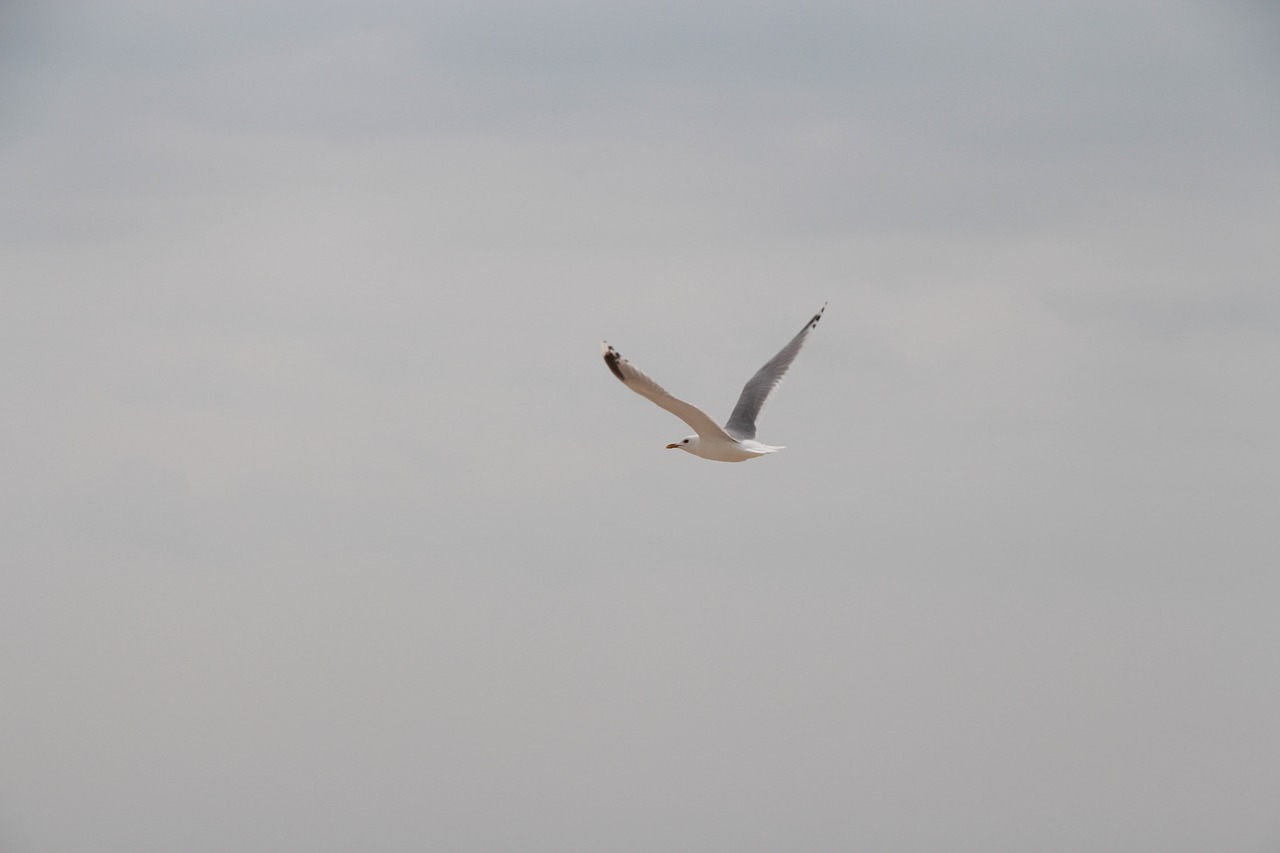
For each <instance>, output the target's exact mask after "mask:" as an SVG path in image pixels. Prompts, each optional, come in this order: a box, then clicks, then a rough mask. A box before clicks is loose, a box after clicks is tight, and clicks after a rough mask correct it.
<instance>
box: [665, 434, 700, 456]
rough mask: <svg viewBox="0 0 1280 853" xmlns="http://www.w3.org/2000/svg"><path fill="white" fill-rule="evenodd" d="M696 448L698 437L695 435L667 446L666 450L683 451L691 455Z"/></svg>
mask: <svg viewBox="0 0 1280 853" xmlns="http://www.w3.org/2000/svg"><path fill="white" fill-rule="evenodd" d="M697 446H698V437H697V436H696V435H691V436H689V437H688V438H682V439H680V440H679V441H677V442H673V443H671V444H668V445H667V450H684V451H687V452H689V453H693V451H694V450H695V449H696V448H697Z"/></svg>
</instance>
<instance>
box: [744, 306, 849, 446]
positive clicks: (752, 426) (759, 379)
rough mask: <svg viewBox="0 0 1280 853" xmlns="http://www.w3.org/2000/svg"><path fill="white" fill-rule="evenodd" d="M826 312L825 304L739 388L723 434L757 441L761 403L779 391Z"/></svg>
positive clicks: (762, 404)
mask: <svg viewBox="0 0 1280 853" xmlns="http://www.w3.org/2000/svg"><path fill="white" fill-rule="evenodd" d="M826 310H827V306H826V305H825V304H824V305H823V306H822V309H821V310H819V311H818V313H817V314H814V315H813V319H811V320H810V321H809V322H808V323H805V324H804V328H803V329H801V330H800V334H798V335H796V336H795V337H794V338H792V339H791V343H789V344H787V345H786V346H785V347H783V348H782V351H781V352H779V353H778V354H777V355H775V356H774V357H773V358H771V359H769V360H768V361H767V362H765V365H764V367H762V368H760V369H759V370H757V371H756V375H755V376H752V377H751V378H750V379H749V380H747V384H746V385H744V386H742V395H741V396H740V397H738V404H737V405H736V406H734V407H733V413H732V414H730V415H729V420H728V421H726V422H725V426H724V428H725V431H726V432H728V433H729V434H730V435H731V436H733V437H734V438H736V439H739V440H741V439H750V438H755V437H756V418H757V417H759V416H760V409H762V408H763V407H764V401H765V400H767V399H769V394H770V393H771V392H772V391H773V389H774V388H777V387H778V383H779V382H781V381H782V377H783V376H786V374H787V368H789V367H790V366H791V362H793V361H795V359H796V356H797V355H798V354H799V353H800V347H802V346H804V339H805V338H807V337H808V336H809V333H810V332H812V331H813V330H814V329H816V328H817V327H818V321H819V320H821V319H822V312H823V311H826Z"/></svg>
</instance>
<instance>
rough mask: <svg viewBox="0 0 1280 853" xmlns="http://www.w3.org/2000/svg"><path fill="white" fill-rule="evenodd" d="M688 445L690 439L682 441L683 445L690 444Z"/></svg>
mask: <svg viewBox="0 0 1280 853" xmlns="http://www.w3.org/2000/svg"><path fill="white" fill-rule="evenodd" d="M688 443H689V439H687V438H686V439H685V440H684V441H682V442H681V444H688Z"/></svg>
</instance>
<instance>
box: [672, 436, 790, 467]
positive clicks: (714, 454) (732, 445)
mask: <svg viewBox="0 0 1280 853" xmlns="http://www.w3.org/2000/svg"><path fill="white" fill-rule="evenodd" d="M667 449H668V450H683V451H684V452H685V453H692V454H693V455H694V456H700V457H702V458H703V459H710V460H711V461H712V462H746V461H747V460H748V459H755V458H756V457H757V456H767V455H769V454H770V453H777V452H778V451H779V450H782V449H783V448H781V447H770V446H769V445H767V444H761V443H760V442H758V441H752V440H750V439H747V440H746V441H738V440H736V439H734V440H731V441H725V440H724V439H715V438H712V439H704V438H702V437H701V436H697V435H691V436H689V437H688V438H686V439H684V440H683V441H680V442H677V443H674V444H668V445H667Z"/></svg>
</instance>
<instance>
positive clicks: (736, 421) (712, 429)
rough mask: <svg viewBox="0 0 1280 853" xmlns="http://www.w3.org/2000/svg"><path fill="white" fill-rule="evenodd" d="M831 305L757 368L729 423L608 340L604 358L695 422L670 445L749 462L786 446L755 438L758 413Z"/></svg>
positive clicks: (625, 378) (643, 391)
mask: <svg viewBox="0 0 1280 853" xmlns="http://www.w3.org/2000/svg"><path fill="white" fill-rule="evenodd" d="M826 310H827V306H826V305H825V304H824V305H823V306H822V309H821V310H819V311H818V313H817V314H814V315H813V319H811V320H810V321H809V322H807V323H805V324H804V328H803V329H801V330H800V334H798V335H796V336H795V337H794V338H792V339H791V343H789V344H787V345H786V346H785V347H783V348H782V351H781V352H779V353H778V354H777V355H775V356H774V357H773V358H771V359H769V360H768V361H767V362H765V365H764V367H762V368H760V369H759V370H757V371H756V375H755V376H752V377H751V379H749V380H748V381H747V384H746V385H744V386H742V396H740V397H739V398H738V405H736V406H734V407H733V413H732V414H730V415H729V420H728V421H726V422H725V425H724V426H723V427H722V426H720V425H719V424H717V423H716V422H715V421H713V420H711V418H710V416H709V415H707V413H706V412H704V411H702V409H699V408H698V407H697V406H694V405H691V404H689V403H686V402H685V401H684V400H681V399H680V398H678V397H673V396H672V395H671V394H669V393H668V392H667V390H666V389H665V388H663V387H662V386H661V385H659V384H658V383H657V382H654V381H653V380H652V379H650V378H649V377H648V376H645V375H644V374H643V373H641V372H640V370H639V368H637V367H635V365H633V364H632V363H631V362H629V361H627V360H626V359H625V358H623V357H622V355H621V354H620V353H619V352H618V351H617V350H616V349H614V348H613V347H611V346H610V345H609V344H608V343H607V342H601V344H600V350H601V352H603V353H604V363H605V364H607V365H609V369H610V370H611V371H613V375H614V376H616V377H618V378H619V379H621V380H622V384H623V385H626V386H627V387H628V388H630V389H631V390H632V391H635V392H636V393H637V394H639V395H640V396H641V397H646V398H648V399H649V400H652V401H653V402H654V403H657V404H658V405H659V406H661V407H662V408H664V409H666V410H667V411H668V412H670V413H671V414H673V415H675V416H676V417H677V418H679V419H680V420H682V421H684V422H685V423H687V424H688V425H689V426H691V427H693V429H694V432H695V433H697V434H696V435H691V436H688V437H687V438H683V439H681V440H680V441H676V442H672V443H671V444H668V445H667V449H668V450H683V451H685V452H686V453H692V454H693V455H694V456H701V457H702V458H703V459H711V460H713V461H715V462H743V461H745V460H747V459H755V458H756V457H757V456H765V455H767V454H769V453H777V452H778V451H779V450H782V449H783V448H781V447H771V446H770V445H768V444H761V443H760V442H758V441H756V440H755V438H756V417H757V416H759V414H760V409H761V407H763V406H764V401H765V400H767V399H768V398H769V393H770V392H771V391H773V389H774V388H777V387H778V383H779V382H781V381H782V377H783V376H785V375H786V373H787V368H789V367H791V362H793V361H795V358H796V355H797V354H798V353H799V352H800V347H802V346H804V339H805V338H807V337H808V336H809V333H810V332H811V331H813V330H814V329H816V328H817V327H818V321H819V320H821V319H822V312H823V311H826Z"/></svg>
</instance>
